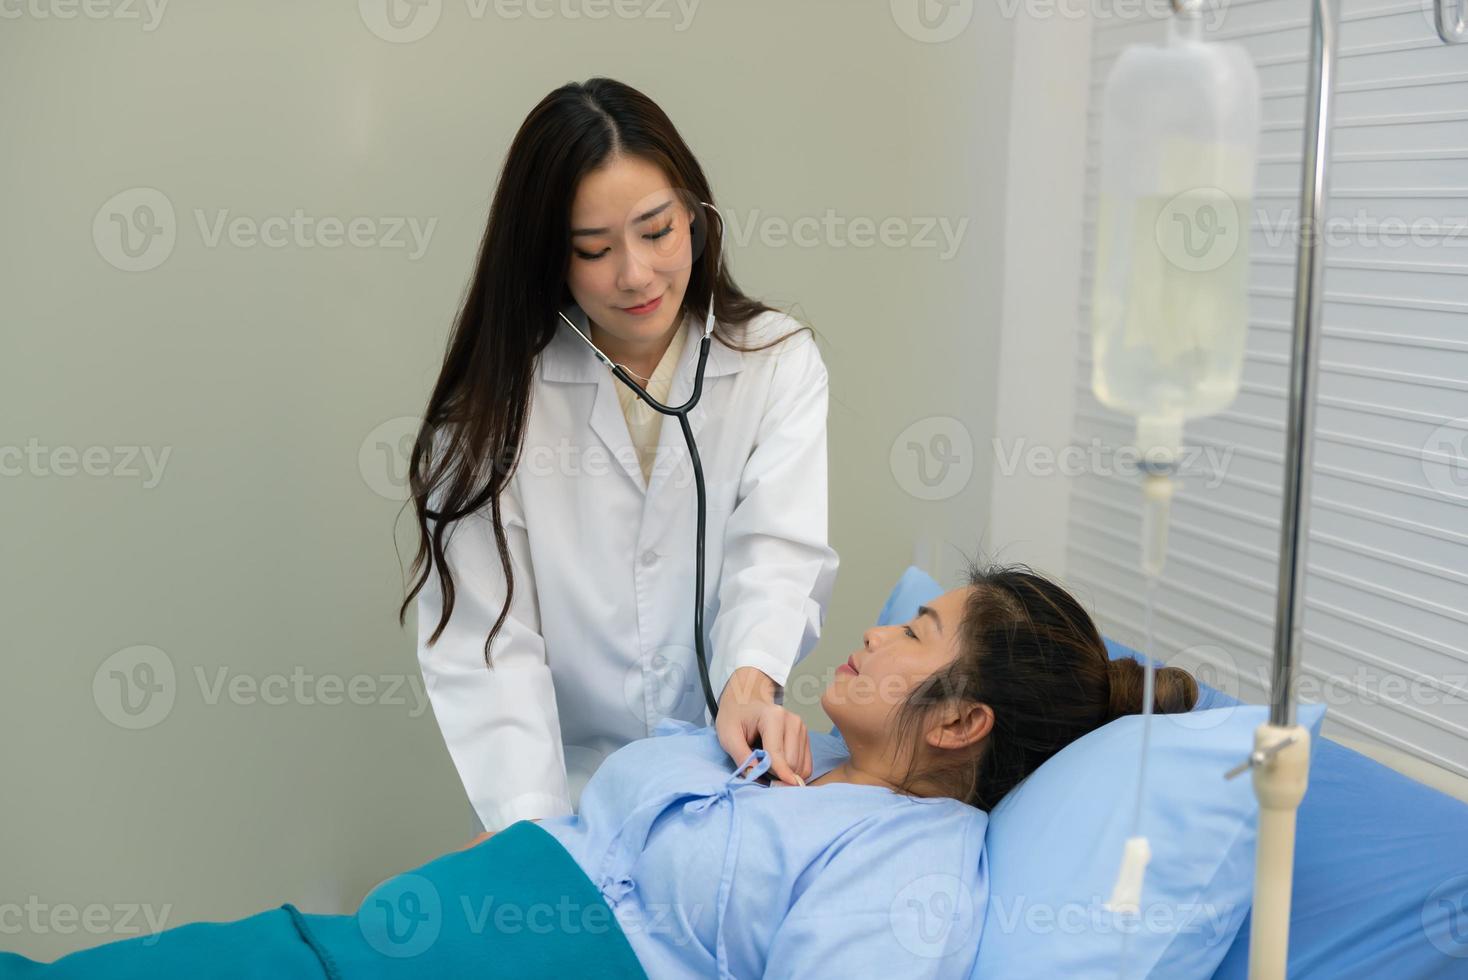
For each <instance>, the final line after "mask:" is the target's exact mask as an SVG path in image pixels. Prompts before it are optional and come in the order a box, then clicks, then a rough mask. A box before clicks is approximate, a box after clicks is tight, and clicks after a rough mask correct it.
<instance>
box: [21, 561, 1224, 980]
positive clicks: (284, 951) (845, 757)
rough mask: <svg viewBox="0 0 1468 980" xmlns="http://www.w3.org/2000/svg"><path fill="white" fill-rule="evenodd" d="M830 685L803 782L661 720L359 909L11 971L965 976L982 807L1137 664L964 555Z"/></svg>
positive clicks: (133, 945) (870, 635) (1169, 682)
mask: <svg viewBox="0 0 1468 980" xmlns="http://www.w3.org/2000/svg"><path fill="white" fill-rule="evenodd" d="M1155 680H1156V698H1155V708H1156V710H1158V711H1162V712H1175V711H1187V710H1189V709H1190V708H1191V707H1192V706H1193V704H1194V703H1195V702H1196V700H1197V696H1198V687H1197V683H1196V682H1195V681H1194V680H1193V678H1192V677H1191V676H1190V675H1188V674H1187V673H1186V672H1184V671H1182V670H1179V669H1177V668H1172V667H1168V668H1164V669H1162V670H1160V671H1159V672H1158V673H1157V676H1156V678H1155ZM821 705H822V707H823V708H824V709H825V710H826V712H827V714H828V715H829V716H830V717H831V719H832V721H834V722H835V724H836V729H837V731H836V732H833V733H832V734H824V733H813V734H812V736H811V754H812V762H813V768H812V770H811V771H812V776H813V778H812V779H810V780H809V781H808V782H807V783H806V784H805V785H804V786H800V785H794V786H792V785H786V784H783V783H780V782H778V781H773V782H768V783H767V782H766V780H767V779H768V770H769V759H768V757H767V756H766V754H765V752H764V750H763V749H756V750H755V751H754V752H752V753H751V754H750V756H749V757H748V758H747V759H745V760H744V762H743V763H742V764H741V765H740V766H739V767H738V768H737V769H733V771H731V769H732V766H731V764H730V760H729V758H728V756H727V754H726V753H725V752H724V751H723V749H722V747H721V746H720V744H719V741H718V737H717V735H716V734H715V732H714V729H713V728H711V727H709V728H696V727H694V726H692V725H690V724H688V723H686V722H679V721H674V720H665V721H664V722H663V723H662V724H660V725H659V726H658V729H657V732H656V733H655V735H654V737H651V738H647V739H642V740H640V741H637V742H633V743H631V744H629V745H627V746H625V747H623V748H621V749H619V750H618V751H616V752H614V753H613V754H612V755H611V756H609V757H608V758H607V760H606V762H605V763H603V765H602V767H601V768H600V769H598V770H597V772H596V773H595V774H594V775H593V777H592V779H591V780H590V782H588V784H587V786H586V788H585V790H584V791H583V793H582V796H581V812H580V813H579V814H576V815H573V816H566V817H558V818H552V819H546V820H543V821H540V822H539V823H534V822H529V821H522V822H520V823H517V824H513V825H511V826H510V827H508V828H506V829H505V830H504V831H501V832H499V833H498V834H495V835H493V836H491V837H490V838H489V839H487V840H484V841H483V842H481V843H479V844H477V845H476V846H474V847H471V848H469V849H467V850H464V851H459V852H454V853H451V854H448V855H445V856H444V857H442V858H439V859H438V860H436V861H433V862H430V863H429V864H427V865H425V866H423V867H422V868H419V869H415V870H414V871H413V872H408V873H406V874H404V875H399V876H397V877H395V878H392V879H389V880H388V881H387V882H384V883H383V885H381V886H379V887H378V888H377V889H375V890H374V891H373V893H372V894H370V895H369V896H368V897H367V899H366V900H364V901H363V903H362V908H361V909H359V911H358V913H357V915H356V916H328V915H308V914H304V913H301V912H299V911H298V910H296V909H295V908H294V907H293V906H290V905H286V906H282V907H281V909H277V910H274V911H273V912H267V913H261V914H260V915H258V916H254V917H252V918H250V919H244V920H240V921H239V922H236V923H228V924H222V925H215V924H196V925H191V926H183V927H179V928H177V929H172V930H168V931H166V932H164V933H160V934H159V935H157V936H151V937H144V938H143V939H135V940H128V941H126V942H120V943H113V944H110V945H108V946H104V947H99V948H97V949H93V950H84V951H81V952H78V953H73V954H71V955H70V956H66V957H63V958H62V959H60V960H58V961H56V963H54V964H50V965H43V964H37V963H32V962H31V961H29V960H24V959H22V958H19V957H7V955H6V954H0V977H11V976H16V977H31V976H36V977H45V978H52V977H56V976H62V975H65V976H72V975H75V976H84V975H109V976H111V975H137V976H145V975H146V976H160V975H166V974H167V971H169V970H177V971H179V972H180V974H181V975H186V974H187V973H188V972H189V971H190V970H199V969H203V968H204V967H205V966H207V970H208V975H210V976H240V977H244V976H258V975H264V974H263V973H262V972H261V970H262V964H263V965H264V967H265V968H266V969H267V970H268V972H269V973H270V974H271V975H275V976H290V975H299V976H311V977H321V976H327V977H335V976H341V977H352V976H362V977H367V976H387V975H393V976H430V975H453V974H457V973H470V972H472V973H475V974H477V975H483V976H517V977H518V976H564V975H588V976H590V975H596V976H608V977H611V976H643V975H650V976H652V977H656V978H659V980H661V978H663V977H685V976H686V977H704V976H720V977H746V976H748V977H753V976H764V977H805V976H817V975H818V976H837V975H842V974H846V975H848V976H868V975H874V974H886V975H896V976H903V977H967V976H968V974H969V971H970V970H971V968H972V965H973V962H974V958H975V956H976V955H977V949H978V943H979V941H980V938H981V936H980V932H981V926H982V924H983V912H984V903H985V901H986V900H987V896H988V882H987V865H986V859H985V855H984V852H983V842H984V832H985V828H986V827H987V821H988V817H987V811H988V810H989V809H990V808H992V807H993V806H994V804H996V803H997V802H998V801H999V800H1000V799H1001V798H1003V796H1004V795H1005V794H1006V793H1008V792H1009V791H1010V790H1011V789H1013V788H1014V787H1015V786H1016V785H1017V784H1018V783H1019V782H1020V781H1021V780H1023V779H1024V778H1025V777H1026V776H1027V775H1028V774H1029V773H1031V772H1033V771H1034V770H1035V769H1036V768H1037V767H1038V766H1039V765H1040V764H1041V763H1043V762H1044V761H1045V760H1046V759H1048V758H1049V757H1050V756H1052V755H1054V754H1055V753H1056V752H1057V751H1059V750H1060V749H1061V748H1063V747H1064V746H1066V745H1067V744H1069V743H1070V742H1071V741H1073V740H1075V739H1076V738H1079V737H1080V736H1082V735H1084V734H1086V733H1087V732H1089V731H1091V730H1092V729H1095V728H1097V727H1099V726H1101V725H1103V724H1105V723H1106V722H1108V721H1110V720H1111V719H1113V718H1116V717H1118V716H1119V715H1122V714H1127V713H1135V712H1138V711H1140V710H1141V708H1142V669H1141V666H1140V665H1139V664H1138V663H1137V662H1135V661H1132V660H1120V661H1111V660H1109V659H1108V658H1107V654H1106V649H1105V646H1104V645H1103V643H1102V641H1101V637H1100V635H1099V633H1098V632H1097V629H1096V626H1095V624H1094V623H1093V622H1092V621H1091V618H1090V617H1089V616H1088V615H1087V614H1086V612H1085V611H1084V610H1083V609H1082V608H1081V606H1080V605H1079V604H1078V603H1077V602H1076V601H1075V600H1074V599H1073V598H1072V597H1071V596H1070V595H1069V594H1067V593H1066V592H1065V590H1063V589H1062V588H1060V587H1059V586H1057V585H1055V584H1053V583H1051V582H1049V581H1048V580H1046V579H1045V578H1043V577H1041V576H1039V575H1036V574H1035V573H1033V572H1031V571H1030V570H1028V569H1027V568H1025V567H1023V566H1010V567H989V568H979V567H974V568H971V569H970V572H969V576H968V582H967V584H966V585H965V586H963V587H961V588H958V589H954V590H952V591H950V592H947V593H945V594H944V595H942V596H939V597H938V598H937V599H935V600H933V601H932V602H931V603H930V605H928V606H925V607H923V608H922V609H921V610H920V612H919V613H918V615H916V616H915V617H914V618H913V619H911V620H909V621H908V622H906V623H904V624H901V625H894V626H885V627H875V628H873V629H869V630H867V631H866V632H865V634H863V638H862V646H861V649H859V650H857V651H856V652H855V653H853V654H852V655H851V657H850V659H849V661H848V663H847V664H844V665H842V666H841V667H838V668H837V670H836V673H835V676H834V677H832V679H831V681H830V683H829V684H828V685H827V687H826V689H825V691H824V693H823V694H822V697H821ZM507 906H508V907H509V908H510V909H511V910H512V911H515V912H517V913H518V914H517V915H516V916H511V917H510V918H512V919H514V920H515V923H517V924H516V925H514V927H510V926H507V925H506V923H505V922H504V921H502V918H503V917H502V916H500V915H499V913H503V912H505V909H506V907H507ZM535 910H539V911H540V912H541V913H543V914H542V915H541V917H540V919H539V920H538V921H539V922H540V925H541V928H538V929H537V928H535V927H534V926H532V925H527V923H530V922H531V921H532V920H533V919H534V918H535V916H534V915H533V914H532V913H533V912H534V911H535ZM556 910H560V914H559V915H557V914H555V913H556ZM414 923H423V924H425V926H424V928H427V927H428V926H431V927H432V928H431V932H432V936H431V938H429V939H428V940H427V941H425V940H424V939H423V934H422V932H421V930H415V929H413V928H410V926H412V925H413V924H414ZM190 930H194V932H192V933H190ZM404 937H408V938H406V939H405V938H404ZM149 941H152V942H153V943H154V945H148V943H149ZM226 949H227V950H228V953H227V955H224V954H223V952H222V951H224V950H226Z"/></svg>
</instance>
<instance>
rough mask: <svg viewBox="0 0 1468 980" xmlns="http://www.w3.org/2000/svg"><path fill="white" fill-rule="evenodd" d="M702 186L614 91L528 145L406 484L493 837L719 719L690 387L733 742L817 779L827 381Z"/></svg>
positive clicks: (722, 725)
mask: <svg viewBox="0 0 1468 980" xmlns="http://www.w3.org/2000/svg"><path fill="white" fill-rule="evenodd" d="M712 200H713V196H712V194H711V192H710V190H709V188H708V183H707V181H706V179H705V177H704V174H703V170H702V168H701V167H700V166H699V164H698V162H697V161H696V160H695V159H694V157H693V155H692V152H691V151H690V150H689V148H688V146H687V145H686V144H685V143H684V141H683V139H682V137H681V136H680V135H679V134H678V132H677V130H676V129H675V128H674V127H673V124H672V122H671V121H670V120H669V119H668V117H667V116H666V115H665V114H664V113H663V111H662V110H661V109H660V108H659V107H658V106H657V105H656V104H655V103H653V102H652V101H651V100H649V99H648V98H647V97H646V96H644V95H642V94H641V93H639V92H637V91H636V90H634V89H631V88H629V87H628V86H626V85H623V84H621V83H618V82H615V81H612V80H610V79H604V78H595V79H591V80H590V81H588V82H586V83H585V84H574V83H573V84H568V85H566V86H563V87H562V88H559V89H557V90H555V91H554V92H552V93H551V94H550V95H548V96H547V97H546V98H545V99H544V100H542V101H541V103H540V104H539V105H538V106H536V107H535V109H534V110H533V111H532V112H531V113H530V115H529V116H528V117H527V118H526V120H525V121H524V123H523V124H522V126H521V128H520V130H519V132H518V133H517V134H516V136H515V138H514V141H513V142H512V144H511V146H510V150H509V153H508V156H507V159H506V161H505V164H504V167H503V169H502V171H501V174H500V182H499V186H498V188H497V190H496V193H495V197H494V201H493V203H492V205H491V208H490V213H489V222H488V227H487V229H486V231H485V235H484V240H483V244H482V246H481V250H480V253H479V258H478V263H477V268H476V270H475V274H474V278H473V280H472V282H471V283H470V286H469V289H468V292H467V294H466V297H465V301H464V305H463V308H462V311H461V313H460V315H459V317H458V320H457V322H456V323H455V326H454V330H453V332H452V335H451V337H450V339H449V343H448V350H447V353H446V355H445V357H444V362H443V366H442V369H441V371H440V374H439V377H438V381H437V383H436V384H435V386H434V390H433V393H432V396H431V397H430V400H429V404H428V409H427V411H426V413H425V419H424V425H423V428H422V430H421V431H420V434H419V439H418V441H417V445H416V446H415V449H414V452H413V456H412V459H411V463H410V485H411V488H412V497H413V504H414V510H415V513H416V515H417V521H418V526H419V531H420V545H419V549H418V554H417V556H416V558H415V560H414V564H413V569H412V575H413V577H414V578H415V583H414V585H413V589H412V591H411V592H410V593H409V594H408V597H407V599H406V600H405V602H404V603H403V608H402V610H401V611H400V616H402V617H405V616H406V611H407V608H408V605H409V604H410V603H412V601H413V599H414V597H415V596H416V597H417V603H418V656H419V662H420V665H421V667H422V670H423V674H424V679H425V681H426V683H427V689H428V693H429V697H430V700H431V702H432V704H433V709H434V714H435V716H436V717H437V719H438V723H439V726H440V728H441V729H442V731H443V735H444V740H445V742H446V743H447V746H448V749H449V754H450V756H451V757H452V759H453V762H454V765H455V767H456V768H457V769H458V772H459V776H460V778H461V779H462V781H463V783H464V788H465V791H466V792H467V794H468V796H469V800H470V802H471V804H472V805H473V807H474V810H475V812H476V814H477V816H478V818H479V821H480V823H481V824H482V825H483V827H484V828H486V829H487V830H488V831H490V832H494V831H497V830H499V829H502V828H504V827H506V826H508V825H509V824H511V823H514V822H515V821H517V820H525V819H532V820H533V819H539V818H543V817H551V816H561V815H565V814H569V813H571V812H572V811H573V808H574V807H575V806H576V805H577V802H578V800H579V797H580V792H581V788H582V787H583V786H584V785H585V783H586V781H587V779H589V778H590V776H591V773H592V772H594V771H595V769H596V768H597V767H598V766H599V765H600V763H601V761H602V760H603V759H604V758H606V756H608V755H610V754H611V753H612V752H613V751H615V750H616V749H618V748H620V747H621V746H623V745H625V744H627V743H628V742H629V741H632V740H633V739H639V738H644V737H646V736H648V735H650V734H651V733H652V731H653V728H654V727H655V726H656V725H657V724H658V722H659V721H661V720H662V719H663V718H667V717H672V718H678V719H682V720H685V721H691V722H695V723H697V724H708V723H709V719H708V710H707V707H706V702H705V698H704V693H703V689H702V684H701V680H700V676H699V669H698V664H697V662H696V658H695V652H694V642H693V629H694V614H693V608H692V607H693V605H694V592H695V588H694V583H695V578H694V566H695V528H696V510H697V507H696V496H695V486H694V479H693V470H692V464H691V460H690V458H689V455H688V452H687V450H686V448H685V446H684V439H683V435H682V432H681V430H680V428H679V426H678V424H677V421H676V420H675V419H674V420H669V421H668V422H666V423H664V420H663V416H662V415H660V414H658V413H656V412H654V411H653V410H652V409H650V408H648V407H647V406H646V405H645V404H643V402H642V401H641V399H640V398H638V397H637V395H636V394H634V393H633V392H632V391H631V390H630V389H629V388H627V386H626V385H625V384H624V383H623V382H622V381H620V380H618V379H617V378H616V377H615V376H614V375H613V374H612V372H611V370H610V369H608V368H607V367H606V366H605V365H604V364H602V363H601V362H600V361H599V360H598V359H597V357H596V355H595V354H594V353H593V351H592V350H591V348H590V347H589V346H588V344H587V343H586V342H585V341H584V340H583V339H582V338H580V337H578V336H577V335H576V333H575V331H574V330H573V329H572V327H571V325H570V324H568V323H567V322H566V321H565V320H563V319H562V317H561V316H560V315H558V313H565V314H566V315H567V317H569V319H570V320H571V321H572V322H573V323H575V324H576V325H577V326H578V327H579V328H580V329H581V331H582V332H583V333H585V334H586V335H587V336H588V337H589V338H590V339H591V341H592V342H593V343H595V344H596V346H597V347H598V348H600V349H601V350H602V351H603V352H605V354H606V355H607V356H608V357H609V358H610V359H611V360H612V361H613V362H615V363H616V364H619V365H621V366H623V367H624V368H626V369H627V371H629V372H630V373H631V374H632V375H633V376H634V378H636V379H637V380H638V383H639V384H642V385H643V386H644V387H645V388H646V391H647V392H648V393H649V394H650V395H652V396H653V397H654V398H657V399H658V400H659V401H662V402H663V403H664V404H667V405H674V406H676V405H681V404H682V403H683V402H684V401H686V400H687V399H688V397H689V395H690V394H691V392H692V390H693V384H694V371H695V368H696V366H697V360H698V358H697V354H698V347H699V338H700V337H701V335H702V327H703V323H704V315H705V313H706V312H707V310H708V309H709V304H710V303H712V304H713V310H714V313H715V317H716V326H715V330H714V339H713V342H712V346H711V349H710V353H709V357H708V361H707V365H706V370H705V380H704V385H703V394H702V398H701V400H700V402H699V404H698V406H697V407H696V408H695V409H693V411H692V412H691V413H690V414H689V424H690V426H691V428H692V431H693V433H694V437H695V439H696V440H697V443H698V447H699V455H700V458H701V460H702V463H703V467H704V472H705V484H706V489H707V525H706V538H707V541H706V552H705V569H706V579H705V610H704V627H705V630H706V633H705V648H706V650H707V651H708V653H709V657H710V663H709V674H710V680H711V683H712V687H713V692H714V696H715V697H716V698H717V703H718V716H717V719H716V721H715V724H716V731H717V733H718V737H719V742H720V744H721V745H722V747H723V748H724V750H725V751H726V752H728V753H729V755H730V757H731V758H733V759H734V760H735V761H736V762H738V761H742V760H743V759H745V758H747V757H748V755H749V753H750V751H751V750H752V749H753V748H755V747H762V748H764V749H765V750H766V751H767V752H768V753H769V755H770V758H771V769H772V770H773V772H774V774H775V775H776V776H778V777H779V778H780V779H781V780H784V781H786V782H799V781H801V780H803V778H804V777H806V776H809V775H810V772H811V754H810V739H809V733H808V732H807V730H806V727H805V724H804V722H803V721H802V720H801V719H800V717H799V716H798V715H796V714H794V713H793V712H791V711H788V710H787V709H785V708H784V707H783V706H782V705H780V704H779V703H777V702H778V701H779V700H780V697H779V694H780V692H781V691H782V690H783V685H784V684H785V682H786V679H787V677H788V675H789V673H790V670H791V668H792V667H793V666H794V664H795V662H796V661H797V660H799V659H800V658H801V657H803V656H805V654H807V653H808V652H809V651H810V650H811V648H812V647H813V646H814V645H815V643H816V641H817V639H818V638H819V635H820V630H821V627H822V625H823V623H824V620H825V614H826V608H827V605H828V603H829V601H830V596H831V591H832V588H833V586H834V583H835V576H836V569H837V564H838V561H837V556H836V553H835V552H834V551H833V550H832V549H831V548H830V547H829V545H828V544H827V519H826V514H827V508H826V492H827V480H826V408H827V375H826V369H825V366H824V364H823V363H822V360H821V357H820V354H819V352H818V350H817V348H816V345H815V343H814V342H813V340H812V339H811V337H810V336H809V335H806V336H802V335H801V334H802V331H803V330H805V328H802V327H800V325H799V324H798V323H796V322H795V321H794V320H792V318H790V317H789V316H787V315H785V314H783V313H780V312H778V311H776V310H773V309H771V308H769V307H767V306H765V305H764V304H762V303H760V302H758V301H757V300H754V299H751V298H749V297H747V296H745V295H744V294H743V293H742V292H740V290H739V289H738V287H737V286H736V285H735V284H734V282H733V280H732V278H731V277H730V276H729V275H728V274H727V272H725V271H724V270H723V269H722V268H721V267H720V264H719V252H720V235H719V222H720V218H719V217H718V215H717V214H716V213H715V212H714V211H713V210H712V209H711V208H708V207H705V206H703V205H702V204H701V203H700V202H706V201H712Z"/></svg>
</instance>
